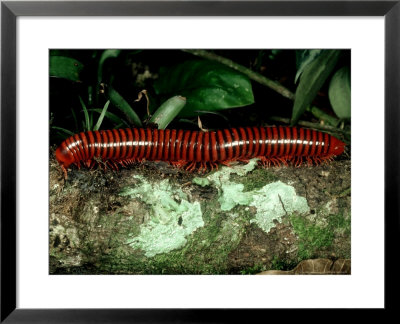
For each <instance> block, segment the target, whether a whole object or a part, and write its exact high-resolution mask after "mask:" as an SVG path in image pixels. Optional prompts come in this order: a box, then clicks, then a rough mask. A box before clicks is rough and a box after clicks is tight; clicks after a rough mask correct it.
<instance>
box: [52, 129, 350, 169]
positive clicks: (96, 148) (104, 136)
mask: <svg viewBox="0 0 400 324" xmlns="http://www.w3.org/2000/svg"><path fill="white" fill-rule="evenodd" d="M344 147H345V144H344V143H343V142H341V141H340V140H338V139H337V138H335V137H333V136H331V135H329V134H327V133H323V132H320V131H315V130H311V129H304V128H297V127H283V126H282V127H238V128H230V129H222V130H217V131H209V132H203V131H190V130H175V129H173V130H169V129H166V130H158V129H153V128H132V129H131V128H126V129H112V130H101V131H89V132H81V133H79V134H75V135H73V136H71V137H69V138H67V139H66V140H65V141H64V142H62V143H61V145H60V146H59V147H58V148H57V150H56V158H57V160H58V162H59V164H60V165H61V167H62V169H63V171H64V174H65V177H67V168H68V167H69V166H70V165H72V164H75V165H76V166H77V167H78V168H79V167H80V166H81V164H83V165H85V166H87V167H90V168H91V167H93V166H94V165H96V164H103V165H104V166H105V167H107V166H108V167H110V168H113V169H118V165H121V166H126V165H128V164H131V163H133V162H140V161H145V160H146V161H167V162H170V163H171V164H173V165H176V166H179V167H185V168H186V170H194V169H195V168H199V170H207V169H208V167H211V169H212V168H214V167H218V164H227V165H229V163H230V162H232V161H248V160H249V159H251V158H255V157H257V158H259V159H260V162H261V163H262V164H264V165H267V166H269V165H271V164H273V165H277V164H281V163H283V164H287V163H288V162H292V163H294V164H295V165H300V164H301V163H302V162H303V161H306V162H308V163H309V164H310V163H313V162H315V163H321V162H323V161H326V160H331V159H332V158H333V157H334V156H336V155H340V154H342V153H343V151H344Z"/></svg>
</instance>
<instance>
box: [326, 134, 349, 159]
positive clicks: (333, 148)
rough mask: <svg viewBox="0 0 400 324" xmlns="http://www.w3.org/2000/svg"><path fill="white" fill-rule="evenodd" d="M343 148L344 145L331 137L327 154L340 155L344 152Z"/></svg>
mask: <svg viewBox="0 0 400 324" xmlns="http://www.w3.org/2000/svg"><path fill="white" fill-rule="evenodd" d="M345 146H346V144H345V143H343V142H342V141H341V140H338V139H337V138H336V137H333V136H332V139H331V145H330V148H329V153H330V154H332V155H341V154H342V153H343V152H344V148H345Z"/></svg>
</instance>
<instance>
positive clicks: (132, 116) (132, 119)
mask: <svg viewBox="0 0 400 324" xmlns="http://www.w3.org/2000/svg"><path fill="white" fill-rule="evenodd" d="M108 96H109V98H110V101H111V103H112V104H113V105H114V106H116V107H117V108H118V109H120V110H121V111H122V112H123V113H124V114H125V116H126V118H127V119H128V122H129V124H130V125H134V126H136V127H142V122H141V121H140V118H139V116H138V115H137V114H136V113H135V111H134V110H133V109H132V107H131V106H130V105H129V104H128V102H127V101H126V100H125V99H124V98H123V97H122V96H121V95H120V94H119V93H118V92H117V91H115V90H114V89H113V88H109V91H108Z"/></svg>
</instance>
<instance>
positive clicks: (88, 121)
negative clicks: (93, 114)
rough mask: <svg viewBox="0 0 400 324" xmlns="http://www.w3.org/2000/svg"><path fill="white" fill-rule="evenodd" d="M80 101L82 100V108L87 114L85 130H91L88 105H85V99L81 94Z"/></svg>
mask: <svg viewBox="0 0 400 324" xmlns="http://www.w3.org/2000/svg"><path fill="white" fill-rule="evenodd" d="M79 101H80V102H81V106H82V109H83V114H84V115H85V124H84V125H85V127H84V130H85V131H89V130H91V127H90V126H91V125H90V118H89V114H88V111H87V109H86V105H85V103H84V102H83V100H82V98H81V97H80V96H79Z"/></svg>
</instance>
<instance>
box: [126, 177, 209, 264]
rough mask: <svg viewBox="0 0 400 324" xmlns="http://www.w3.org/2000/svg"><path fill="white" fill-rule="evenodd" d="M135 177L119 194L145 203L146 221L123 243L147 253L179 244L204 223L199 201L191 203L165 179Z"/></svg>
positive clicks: (185, 195)
mask: <svg viewBox="0 0 400 324" xmlns="http://www.w3.org/2000/svg"><path fill="white" fill-rule="evenodd" d="M135 178H136V179H137V180H139V183H138V184H137V185H135V187H128V188H125V189H124V190H123V191H122V192H121V195H122V196H130V197H132V198H136V199H137V198H139V199H140V200H141V201H142V202H143V203H145V204H147V205H148V207H149V209H148V213H149V217H144V218H145V219H148V221H147V222H146V223H144V224H142V225H141V226H140V233H139V235H137V236H135V237H133V238H130V239H128V241H127V243H128V244H129V245H130V246H131V247H132V248H134V249H141V250H143V251H144V252H145V255H146V256H147V257H153V256H155V255H157V254H161V253H167V252H170V251H172V250H174V249H178V248H181V247H183V246H184V245H185V244H186V242H187V237H188V236H189V235H191V234H192V233H193V232H194V231H195V230H196V229H197V228H199V227H202V226H204V221H203V218H202V212H201V208H200V203H199V202H193V203H191V202H190V201H189V197H188V195H187V194H186V193H184V192H183V191H182V190H181V189H180V188H178V187H177V186H173V185H171V184H170V182H169V180H168V179H166V180H162V181H160V182H154V183H153V182H149V181H147V180H146V179H145V178H143V177H141V176H135Z"/></svg>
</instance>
